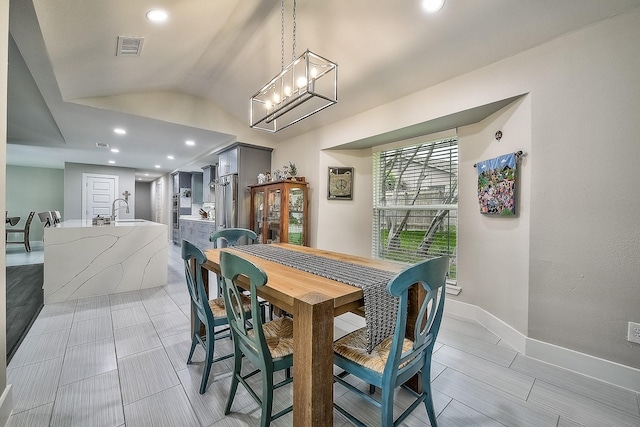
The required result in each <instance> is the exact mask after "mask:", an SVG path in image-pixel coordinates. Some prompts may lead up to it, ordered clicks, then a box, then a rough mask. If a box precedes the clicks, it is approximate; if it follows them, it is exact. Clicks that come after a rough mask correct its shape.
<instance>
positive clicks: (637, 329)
mask: <svg viewBox="0 0 640 427" xmlns="http://www.w3.org/2000/svg"><path fill="white" fill-rule="evenodd" d="M627 340H629V341H631V342H635V343H637V344H640V323H635V322H629V333H628V335H627Z"/></svg>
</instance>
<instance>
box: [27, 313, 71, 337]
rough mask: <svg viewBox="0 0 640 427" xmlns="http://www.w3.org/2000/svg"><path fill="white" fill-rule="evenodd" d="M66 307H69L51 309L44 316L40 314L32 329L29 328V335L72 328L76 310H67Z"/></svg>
mask: <svg viewBox="0 0 640 427" xmlns="http://www.w3.org/2000/svg"><path fill="white" fill-rule="evenodd" d="M46 307H47V306H46V305H45V308H46ZM66 309H67V307H61V308H60V309H59V311H58V310H55V311H54V310H51V311H48V312H47V313H45V314H44V315H42V316H40V315H39V316H38V318H37V319H36V320H35V322H33V325H32V326H31V329H29V333H28V335H29V336H32V335H42V334H49V333H51V332H57V331H62V330H64V329H71V324H72V323H73V316H74V314H73V312H74V310H71V311H66ZM43 310H44V308H43ZM41 314H42V313H41Z"/></svg>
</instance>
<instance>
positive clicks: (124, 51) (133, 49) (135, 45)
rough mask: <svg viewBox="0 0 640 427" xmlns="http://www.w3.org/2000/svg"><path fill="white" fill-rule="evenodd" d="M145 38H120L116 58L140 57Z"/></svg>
mask: <svg viewBox="0 0 640 427" xmlns="http://www.w3.org/2000/svg"><path fill="white" fill-rule="evenodd" d="M143 42H144V37H124V36H118V49H117V50H116V56H140V53H141V52H142V43H143Z"/></svg>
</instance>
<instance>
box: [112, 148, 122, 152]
mask: <svg viewBox="0 0 640 427" xmlns="http://www.w3.org/2000/svg"><path fill="white" fill-rule="evenodd" d="M111 152H112V153H119V152H120V150H118V149H117V148H112V149H111Z"/></svg>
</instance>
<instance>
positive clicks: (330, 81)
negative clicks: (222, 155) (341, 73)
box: [249, 50, 338, 132]
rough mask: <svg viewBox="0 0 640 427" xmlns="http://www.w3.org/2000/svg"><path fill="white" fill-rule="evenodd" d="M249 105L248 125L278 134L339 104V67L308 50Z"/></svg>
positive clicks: (257, 94)
mask: <svg viewBox="0 0 640 427" xmlns="http://www.w3.org/2000/svg"><path fill="white" fill-rule="evenodd" d="M250 102H251V105H250V118H249V125H250V126H251V127H252V128H254V129H260V130H264V131H268V132H278V131H279V130H282V129H285V128H287V127H289V126H291V125H293V124H295V123H298V122H299V121H300V120H303V119H305V118H307V117H309V116H311V115H312V114H315V113H317V112H318V111H321V110H324V109H325V108H327V107H330V106H331V105H333V104H335V103H337V102H338V65H337V64H336V63H334V62H331V61H329V60H328V59H326V58H323V57H321V56H320V55H317V54H315V53H313V52H311V51H310V50H307V51H305V52H304V53H303V54H302V55H300V56H299V57H298V58H296V59H295V60H294V61H293V62H292V63H291V64H289V65H288V66H287V67H285V68H284V69H283V70H282V71H281V72H280V74H278V75H277V76H275V77H274V78H273V79H272V80H271V81H270V82H269V83H267V84H266V85H265V86H264V87H263V88H262V89H260V90H259V91H258V92H256V93H255V94H254V95H253V96H252V97H251V101H250Z"/></svg>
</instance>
